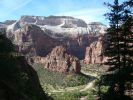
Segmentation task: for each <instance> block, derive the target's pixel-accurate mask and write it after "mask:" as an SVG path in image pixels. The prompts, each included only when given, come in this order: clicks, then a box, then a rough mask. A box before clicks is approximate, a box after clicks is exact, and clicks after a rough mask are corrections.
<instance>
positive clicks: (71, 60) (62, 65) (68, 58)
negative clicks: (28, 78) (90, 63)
mask: <svg viewBox="0 0 133 100" xmlns="http://www.w3.org/2000/svg"><path fill="white" fill-rule="evenodd" d="M34 61H35V62H39V63H42V64H43V65H44V68H46V69H49V70H52V71H58V72H63V73H67V72H74V73H80V67H81V66H80V62H79V60H78V58H76V57H74V56H72V55H68V54H67V51H66V48H65V47H63V46H56V47H55V48H53V50H52V52H51V53H49V54H48V55H47V56H46V57H41V58H40V57H38V58H35V60H34Z"/></svg>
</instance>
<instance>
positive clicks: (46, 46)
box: [7, 25, 59, 56]
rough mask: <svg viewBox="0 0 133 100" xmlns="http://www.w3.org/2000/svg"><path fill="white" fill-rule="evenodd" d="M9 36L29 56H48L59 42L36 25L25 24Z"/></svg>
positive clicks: (20, 50) (8, 34)
mask: <svg viewBox="0 0 133 100" xmlns="http://www.w3.org/2000/svg"><path fill="white" fill-rule="evenodd" d="M7 37H8V38H10V39H11V40H12V42H13V43H14V44H15V45H16V46H17V47H18V51H19V52H21V53H23V54H25V55H29V56H37V55H38V56H46V55H47V54H48V53H49V52H50V51H51V50H52V48H54V47H55V46H57V45H58V44H59V42H58V41H57V40H55V39H52V38H51V37H49V36H48V35H46V34H44V32H43V31H42V30H41V29H40V28H39V27H38V26H35V25H25V26H24V27H22V28H20V29H17V30H16V31H15V32H13V33H10V32H9V33H7Z"/></svg>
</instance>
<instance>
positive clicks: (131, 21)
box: [98, 0, 133, 100]
mask: <svg viewBox="0 0 133 100" xmlns="http://www.w3.org/2000/svg"><path fill="white" fill-rule="evenodd" d="M105 4H106V5H107V7H108V8H109V10H110V12H108V13H107V14H105V15H106V17H107V18H108V19H109V23H110V27H109V28H108V29H107V34H106V35H107V42H108V46H107V48H105V52H104V56H106V57H108V61H107V62H106V63H105V64H106V65H108V66H109V69H108V73H107V74H105V75H103V76H101V80H100V81H99V88H98V90H99V92H98V94H99V96H100V97H101V100H131V96H132V95H131V94H129V93H128V94H127V91H128V92H129V91H130V93H133V92H132V90H133V86H131V84H132V83H133V78H132V77H133V75H132V74H133V31H132V29H133V28H132V27H133V9H132V8H133V0H125V1H123V2H121V3H120V2H119V0H114V2H113V4H110V3H105ZM127 83H128V84H130V85H127ZM128 87H130V88H128Z"/></svg>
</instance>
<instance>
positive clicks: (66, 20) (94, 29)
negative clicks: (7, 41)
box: [7, 16, 107, 38]
mask: <svg viewBox="0 0 133 100" xmlns="http://www.w3.org/2000/svg"><path fill="white" fill-rule="evenodd" d="M26 24H34V25H37V26H39V27H40V28H41V29H42V30H43V31H46V33H47V34H48V35H50V36H51V37H55V38H58V37H64V36H72V37H73V36H74V37H75V36H77V35H80V34H95V35H99V34H104V33H105V30H106V28H107V27H106V26H105V25H103V24H102V23H99V22H93V23H89V24H87V23H86V22H84V21H83V20H81V19H77V18H73V17H69V16H49V17H43V16H22V17H21V18H20V19H19V20H18V21H16V22H15V23H13V24H12V25H9V26H8V27H7V30H8V31H12V32H13V31H16V30H18V29H20V28H22V27H24V25H26Z"/></svg>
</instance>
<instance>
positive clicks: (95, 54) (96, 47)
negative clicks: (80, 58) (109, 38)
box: [84, 36, 107, 64]
mask: <svg viewBox="0 0 133 100" xmlns="http://www.w3.org/2000/svg"><path fill="white" fill-rule="evenodd" d="M105 47H106V44H105V42H104V37H103V36H100V37H99V39H98V41H95V42H93V43H92V44H91V45H90V46H89V47H87V48H86V54H85V60H84V62H85V63H86V64H95V63H98V64H101V63H103V62H105V61H106V60H107V58H106V57H104V56H103V53H104V49H105Z"/></svg>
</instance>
